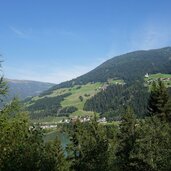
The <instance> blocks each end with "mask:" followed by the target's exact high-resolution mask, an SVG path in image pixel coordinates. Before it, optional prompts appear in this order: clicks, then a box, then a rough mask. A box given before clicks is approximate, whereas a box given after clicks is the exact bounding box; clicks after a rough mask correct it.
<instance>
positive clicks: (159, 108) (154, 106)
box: [147, 79, 171, 121]
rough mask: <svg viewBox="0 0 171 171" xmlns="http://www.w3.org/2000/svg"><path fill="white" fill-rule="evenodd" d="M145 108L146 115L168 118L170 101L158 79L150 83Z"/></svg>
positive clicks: (165, 89)
mask: <svg viewBox="0 0 171 171" xmlns="http://www.w3.org/2000/svg"><path fill="white" fill-rule="evenodd" d="M147 110H148V112H147V115H148V116H157V117H158V118H160V119H161V120H167V121H169V120H170V115H171V101H170V99H169V94H168V91H167V88H166V86H165V85H164V83H163V82H162V81H161V80H160V79H159V80H158V81H157V82H155V81H154V82H153V83H152V86H151V92H150V97H149V100H148V107H147Z"/></svg>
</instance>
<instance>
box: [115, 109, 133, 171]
mask: <svg viewBox="0 0 171 171" xmlns="http://www.w3.org/2000/svg"><path fill="white" fill-rule="evenodd" d="M135 124H136V118H135V115H134V112H133V109H132V108H131V107H128V108H127V110H126V113H125V114H124V115H123V116H122V118H121V123H120V125H119V130H120V131H119V133H118V135H117V138H118V147H117V149H116V157H117V161H118V166H119V168H121V169H126V170H128V169H129V167H130V159H131V152H132V151H133V149H134V143H135V140H136V138H135Z"/></svg>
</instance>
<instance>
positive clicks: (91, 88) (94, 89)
mask: <svg viewBox="0 0 171 171" xmlns="http://www.w3.org/2000/svg"><path fill="white" fill-rule="evenodd" d="M112 84H124V81H123V80H118V79H115V80H114V79H109V80H108V81H107V82H106V83H100V82H97V83H88V84H85V85H75V86H73V87H70V88H60V89H57V90H54V91H53V92H52V93H51V94H49V95H46V96H43V97H39V96H35V97H33V98H32V100H31V101H30V102H27V103H26V106H29V105H32V104H34V101H36V100H39V99H41V98H44V97H55V96H60V95H63V94H66V93H71V95H69V96H67V97H66V98H65V99H64V100H63V101H62V102H61V106H62V107H68V106H74V107H76V108H77V109H78V110H77V111H76V112H74V113H72V114H71V116H75V115H76V116H82V115H93V114H94V112H91V111H84V110H83V107H84V104H85V102H86V101H87V99H90V98H91V97H92V96H94V95H95V94H97V93H98V92H100V91H102V88H103V87H106V86H107V85H112ZM80 96H82V100H80V98H79V97H80ZM60 118H61V117H60ZM58 119H59V117H46V118H44V119H41V121H40V122H44V121H46V122H52V121H54V120H55V121H56V122H58ZM60 120H61V119H60Z"/></svg>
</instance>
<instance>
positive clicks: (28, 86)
mask: <svg viewBox="0 0 171 171" xmlns="http://www.w3.org/2000/svg"><path fill="white" fill-rule="evenodd" d="M4 81H5V82H7V86H8V95H7V96H6V99H7V100H11V99H12V98H13V97H15V96H16V97H18V98H20V99H21V100H23V99H25V98H27V97H28V96H36V95H39V94H40V93H41V92H43V91H45V90H47V89H49V88H51V87H52V86H54V85H55V84H53V83H46V82H40V81H30V80H16V79H8V78H4Z"/></svg>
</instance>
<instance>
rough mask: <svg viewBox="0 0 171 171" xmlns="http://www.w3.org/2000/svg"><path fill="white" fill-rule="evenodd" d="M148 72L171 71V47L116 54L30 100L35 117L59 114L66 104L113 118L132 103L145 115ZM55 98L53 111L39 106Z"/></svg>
mask: <svg viewBox="0 0 171 171" xmlns="http://www.w3.org/2000/svg"><path fill="white" fill-rule="evenodd" d="M146 73H148V74H157V73H164V74H171V47H166V48H161V49H154V50H147V51H145V50H143V51H135V52H131V53H127V54H124V55H120V56H116V57H114V58H112V59H110V60H107V61H106V62H104V63H103V64H101V65H100V66H98V67H97V68H95V69H94V70H92V71H90V72H88V73H87V74H85V75H82V76H80V77H78V78H75V79H73V80H71V81H67V82H63V83H61V84H58V85H55V86H53V87H52V88H50V89H49V90H47V91H44V92H43V93H41V94H40V95H39V96H38V97H34V98H32V99H29V100H27V102H26V104H27V107H28V109H31V111H34V114H33V115H32V116H35V115H37V114H38V113H39V114H38V115H39V116H40V117H41V116H44V114H43V113H46V116H47V115H53V116H56V115H59V112H60V111H61V110H62V111H63V108H66V107H69V108H70V107H71V108H72V109H73V107H75V110H74V114H77V115H79V114H81V115H82V114H87V112H98V113H100V114H102V115H105V116H108V117H111V116H118V115H119V114H120V113H122V109H123V108H124V107H125V106H128V105H131V106H133V108H134V110H135V113H136V114H137V115H139V116H143V115H144V113H145V112H146V103H147V99H148V86H147V84H145V82H144V80H145V79H144V76H145V74H146ZM59 96H60V97H61V98H60V101H58V98H59ZM80 96H81V97H80ZM52 97H53V98H55V97H56V98H57V101H58V104H54V103H53V111H51V110H49V109H51V108H52V106H51V105H50V104H49V106H46V109H41V110H40V108H39V107H38V106H39V105H40V104H42V102H45V103H46V101H47V102H48V100H51V98H52ZM63 97H64V98H63ZM43 99H44V100H43ZM47 104H48V103H47ZM54 106H56V108H55V107H54ZM37 107H38V108H37ZM77 109H78V111H77V112H76V110H77ZM54 111H55V112H54ZM65 111H66V110H65ZM71 113H72V112H71ZM71 113H69V114H71ZM38 115H37V116H38ZM60 115H61V113H60Z"/></svg>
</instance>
